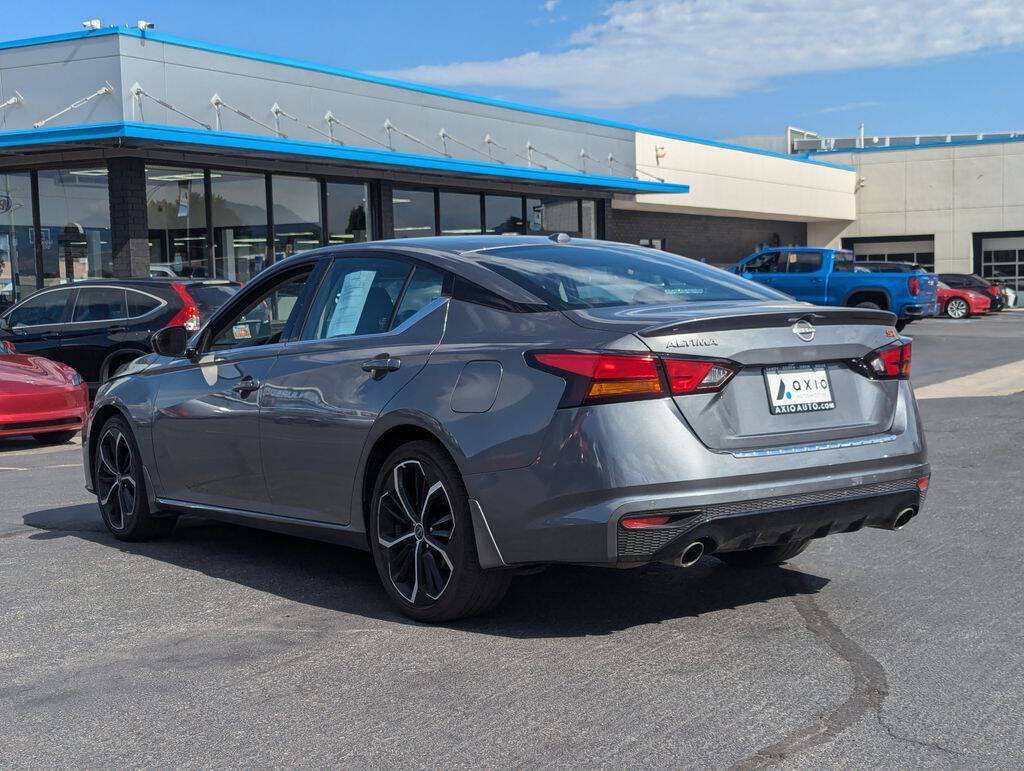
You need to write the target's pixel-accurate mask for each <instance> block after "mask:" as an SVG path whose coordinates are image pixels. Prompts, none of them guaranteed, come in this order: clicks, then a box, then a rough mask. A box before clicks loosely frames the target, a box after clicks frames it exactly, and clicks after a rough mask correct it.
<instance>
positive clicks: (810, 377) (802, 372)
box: [764, 367, 836, 415]
mask: <svg viewBox="0 0 1024 771" xmlns="http://www.w3.org/2000/svg"><path fill="white" fill-rule="evenodd" d="M764 385H765V388H767V389H768V408H769V410H770V411H771V413H772V415H786V414H788V413H791V412H820V411H822V410H834V409H835V408H836V403H835V400H834V399H833V398H832V383H831V382H830V381H829V378H828V370H827V369H825V367H800V368H781V367H780V368H775V369H766V370H765V371H764Z"/></svg>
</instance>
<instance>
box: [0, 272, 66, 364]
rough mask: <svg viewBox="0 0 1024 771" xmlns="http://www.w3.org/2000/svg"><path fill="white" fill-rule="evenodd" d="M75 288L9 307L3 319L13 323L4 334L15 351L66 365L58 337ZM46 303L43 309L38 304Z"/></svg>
mask: <svg viewBox="0 0 1024 771" xmlns="http://www.w3.org/2000/svg"><path fill="white" fill-rule="evenodd" d="M74 297H75V290H74V289H70V288H68V289H54V290H50V291H48V292H43V293H40V294H37V295H33V296H32V297H29V298H27V299H26V300H25V301H24V302H23V303H21V304H20V305H18V306H17V307H15V308H13V309H11V310H10V311H9V312H8V314H7V316H6V319H7V321H8V323H10V324H11V325H12V329H11V331H8V332H6V333H5V335H4V336H5V337H6V338H7V339H8V340H10V341H11V342H12V343H13V344H14V347H15V348H16V349H17V351H18V353H31V354H33V355H35V356H42V357H44V358H47V359H53V360H54V361H59V362H63V363H65V364H67V363H68V362H67V361H65V359H64V358H63V357H62V355H61V350H60V346H61V338H62V336H63V331H64V329H65V327H66V323H65V322H66V321H67V319H68V318H69V314H70V312H71V306H72V304H73V302H74ZM40 304H45V305H46V310H44V309H43V308H42V307H40Z"/></svg>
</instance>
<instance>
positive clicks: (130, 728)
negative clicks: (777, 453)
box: [0, 312, 1024, 768]
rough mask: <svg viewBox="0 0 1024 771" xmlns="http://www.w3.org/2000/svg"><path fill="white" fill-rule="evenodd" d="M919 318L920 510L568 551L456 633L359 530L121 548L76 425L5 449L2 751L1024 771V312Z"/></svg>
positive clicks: (185, 538)
mask: <svg viewBox="0 0 1024 771" xmlns="http://www.w3.org/2000/svg"><path fill="white" fill-rule="evenodd" d="M907 334H909V335H911V336H912V337H913V338H914V364H913V367H914V374H913V379H914V383H915V387H916V388H917V389H919V391H920V395H921V401H920V408H921V411H922V414H923V417H924V421H925V425H926V430H927V435H928V440H929V445H930V451H931V459H932V466H933V477H932V486H931V491H930V493H929V497H928V502H927V505H926V508H925V511H924V512H923V513H922V515H921V516H920V517H918V518H917V519H916V520H914V522H912V523H911V525H910V526H908V527H907V529H906V530H904V531H902V532H898V533H891V532H887V531H880V530H871V531H865V532H861V533H857V534H850V535H842V536H836V537H833V538H830V539H827V540H825V541H822V542H819V543H816V544H814V545H812V547H811V548H810V549H809V550H808V551H807V552H805V553H804V554H803V555H801V556H799V557H797V558H796V559H795V560H794V561H793V562H792V563H791V564H789V565H788V566H785V567H783V568H772V569H763V570H754V571H735V570H731V569H728V568H725V567H724V566H721V565H720V564H719V563H717V562H716V561H715V560H714V559H712V558H705V559H703V560H701V562H700V563H698V565H697V566H696V567H694V568H691V569H689V570H680V569H673V568H669V567H656V568H651V569H642V570H634V571H604V570H599V569H588V568H557V569H551V570H548V571H546V572H544V573H540V574H537V575H532V576H527V577H522V578H519V579H517V581H516V582H515V583H514V584H513V588H512V591H511V593H510V595H509V597H508V600H507V601H506V603H505V604H504V605H503V606H502V607H501V608H499V610H498V611H497V612H495V613H493V614H491V615H490V616H487V617H484V618H479V619H473V620H470V621H468V622H459V623H455V624H451V625H446V626H435V627H431V626H423V625H419V624H416V623H413V622H410V621H408V620H406V619H404V618H403V617H401V616H399V615H398V614H397V613H396V612H394V611H392V609H391V607H390V606H389V604H388V602H387V600H386V597H385V595H384V592H383V590H382V589H381V588H380V586H379V584H378V581H377V577H376V574H375V572H374V570H373V566H372V564H371V562H370V558H369V556H368V555H366V554H363V553H360V552H355V551H350V550H346V549H344V548H340V547H335V546H329V545H323V544H318V543H313V542H308V541H303V540H299V539H294V538H288V537H284V536H278V535H273V534H267V533H262V532H258V531H255V530H249V529H245V528H241V527H233V526H228V525H221V524H215V523H212V522H207V521H204V520H199V519H191V520H182V522H181V523H180V524H179V527H178V529H177V530H176V531H175V533H174V535H173V536H171V537H170V538H168V539H165V540H163V541H157V542H151V543H142V544H123V543H119V542H117V541H115V540H114V539H113V538H111V537H110V536H108V535H107V534H106V532H105V531H104V530H103V528H102V525H101V523H100V520H99V516H98V513H97V511H96V506H95V502H94V500H93V499H91V498H90V496H89V495H88V494H87V493H86V492H85V490H84V489H83V487H82V484H83V479H82V471H81V461H80V452H79V448H78V447H77V446H75V447H68V448H59V449H54V448H45V449H44V448H39V447H36V446H35V445H34V444H33V443H32V442H31V441H27V442H14V441H8V442H6V443H0V765H3V766H4V767H10V766H18V767H36V766H119V767H136V766H171V765H174V766H194V767H215V766H246V767H251V766H301V767H310V766H345V767H357V766H373V767H379V766H387V767H395V766H398V767H410V766H414V767H420V766H452V765H467V766H488V767H495V766H499V767H504V766H607V767H613V766H619V767H622V766H627V767H636V766H659V767H670V766H671V767H696V766H702V767H703V766H711V767H716V768H729V767H733V768H759V767H768V766H773V765H779V766H783V767H802V768H820V767H843V768H869V767H887V768H889V767H918V766H929V767H931V766H937V767H966V766H971V767H978V766H984V767H1001V768H1011V767H1020V766H1021V765H1022V764H1024V653H1022V652H1021V644H1022V630H1024V591H1022V589H1024V582H1022V578H1021V575H1022V573H1021V568H1022V564H1024V563H1022V557H1021V555H1022V554H1024V528H1022V527H1021V501H1022V500H1024V475H1022V473H1021V471H1022V469H1024V464H1022V461H1021V456H1022V449H1021V448H1022V447H1024V421H1022V420H1021V418H1022V416H1024V393H1022V392H1024V313H1019V312H1014V313H1003V314H999V315H996V316H993V317H991V318H985V319H972V320H969V321H963V322H953V321H945V320H929V321H925V322H919V323H915V324H913V325H911V326H910V327H908V329H907ZM1018 383H1019V388H1018V387H1017V384H1018Z"/></svg>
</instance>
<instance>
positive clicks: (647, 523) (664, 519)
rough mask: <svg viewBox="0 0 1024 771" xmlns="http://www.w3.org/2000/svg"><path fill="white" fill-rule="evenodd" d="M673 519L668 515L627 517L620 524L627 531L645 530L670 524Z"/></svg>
mask: <svg viewBox="0 0 1024 771" xmlns="http://www.w3.org/2000/svg"><path fill="white" fill-rule="evenodd" d="M670 519H672V517H670V516H668V515H661V514H658V515H648V516H646V517H626V518H625V519H623V520H622V521H621V522H620V524H621V525H622V526H623V527H624V528H626V529H627V530H643V529H645V528H648V527H661V526H662V525H665V524H668V521H669V520H670Z"/></svg>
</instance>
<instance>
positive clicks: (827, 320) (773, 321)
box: [637, 308, 896, 337]
mask: <svg viewBox="0 0 1024 771" xmlns="http://www.w3.org/2000/svg"><path fill="white" fill-rule="evenodd" d="M801 320H802V321H807V322H809V323H811V324H814V325H815V326H819V327H823V326H834V325H844V324H870V325H877V326H882V327H891V326H893V325H894V324H895V323H896V314H895V313H890V312H889V311H883V310H875V309H873V308H815V309H813V310H808V311H805V312H803V313H801V312H799V311H784V312H781V313H780V312H778V311H772V312H770V313H736V314H728V315H723V316H714V317H712V318H703V319H692V320H690V321H673V322H672V323H671V324H663V325H661V326H657V327H650V328H648V329H642V330H640V332H638V333H637V334H639V335H640V336H641V337H660V336H662V335H685V334H689V333H691V332H724V331H726V330H730V329H763V328H764V327H791V326H793V325H794V324H795V323H796V322H798V321H801Z"/></svg>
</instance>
